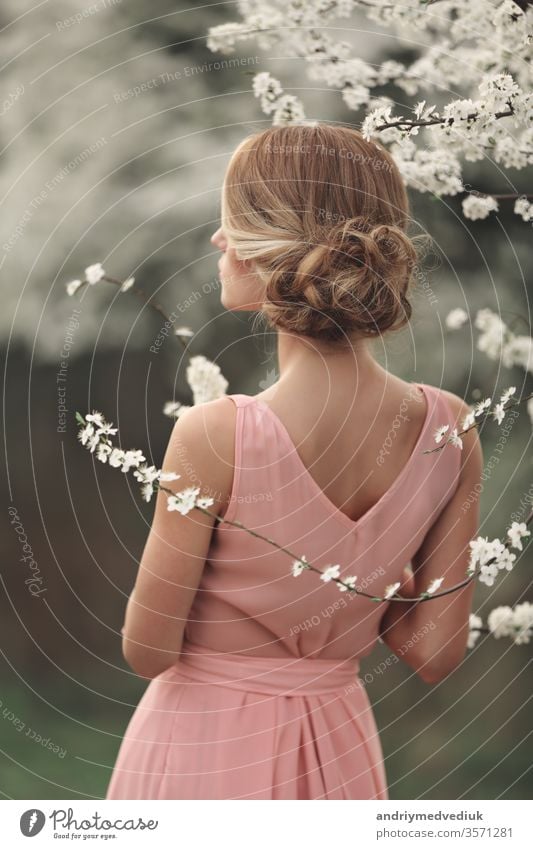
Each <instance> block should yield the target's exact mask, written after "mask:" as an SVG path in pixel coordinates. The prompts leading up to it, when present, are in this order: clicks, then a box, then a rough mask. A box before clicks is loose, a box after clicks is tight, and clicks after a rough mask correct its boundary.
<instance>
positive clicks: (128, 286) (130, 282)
mask: <svg viewBox="0 0 533 849" xmlns="http://www.w3.org/2000/svg"><path fill="white" fill-rule="evenodd" d="M134 283H135V277H128V279H127V280H124V283H123V284H122V285H121V287H120V291H121V292H127V291H128V289H131V287H132V286H133V284H134Z"/></svg>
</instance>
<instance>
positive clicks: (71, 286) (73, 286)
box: [66, 280, 83, 295]
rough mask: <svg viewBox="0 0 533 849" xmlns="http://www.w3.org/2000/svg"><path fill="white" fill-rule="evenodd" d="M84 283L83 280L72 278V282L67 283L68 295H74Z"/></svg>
mask: <svg viewBox="0 0 533 849" xmlns="http://www.w3.org/2000/svg"><path fill="white" fill-rule="evenodd" d="M82 285H83V284H82V282H81V280H71V281H70V283H67V285H66V289H67V295H73V294H74V293H75V292H77V291H78V289H79V288H80V286H82Z"/></svg>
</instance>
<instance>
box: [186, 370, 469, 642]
mask: <svg viewBox="0 0 533 849" xmlns="http://www.w3.org/2000/svg"><path fill="white" fill-rule="evenodd" d="M391 381H392V382H393V384H394V386H393V390H392V392H391V393H390V394H389V393H388V392H387V393H386V396H385V397H386V400H385V401H384V402H383V403H382V405H381V409H380V408H379V406H377V405H379V399H378V401H377V405H376V407H377V408H376V407H374V406H373V404H372V402H371V401H370V397H371V396H370V393H369V395H368V398H369V401H368V407H367V406H365V408H364V410H363V411H362V412H361V415H360V416H359V417H358V416H357V415H355V412H354V410H352V411H351V412H349V413H348V415H345V417H344V418H345V424H344V426H339V428H338V430H337V432H335V430H333V429H331V430H329V429H328V427H327V424H326V422H327V423H328V424H329V421H328V417H329V412H327V413H325V414H324V417H323V420H322V421H321V420H320V417H319V418H317V420H316V421H315V427H314V428H313V426H312V425H311V426H310V423H309V421H306V420H305V419H306V417H307V418H308V417H309V415H311V414H312V412H313V401H312V400H310V403H309V408H306V410H305V413H304V415H303V418H302V419H299V418H298V417H297V410H298V409H300V407H297V406H296V402H295V403H294V404H293V408H292V411H291V410H289V407H288V406H285V405H286V401H285V398H287V397H288V396H287V395H285V394H284V396H283V400H282V395H281V393H279V394H278V393H277V392H276V393H275V394H274V396H273V401H276V410H275V409H274V403H273V401H271V402H270V403H267V402H266V401H264V400H263V398H262V397H261V396H260V395H259V396H255V397H253V396H248V395H243V394H234V395H231V396H229V397H230V398H231V399H232V401H233V403H234V404H235V405H236V407H237V413H236V416H237V418H236V424H235V463H234V474H233V486H232V491H231V496H230V499H229V504H228V507H227V510H226V512H225V513H224V514H223V513H221V515H223V517H224V522H222V523H221V524H220V525H218V526H217V528H216V529H215V531H214V533H213V538H212V542H211V546H210V549H209V554H208V557H207V560H206V566H205V569H204V572H203V575H202V581H201V583H200V586H199V589H198V592H197V594H196V596H195V599H194V603H193V606H192V609H191V611H190V615H189V619H188V622H187V627H186V631H185V639H186V641H188V642H190V643H195V644H197V645H200V646H205V647H207V648H210V649H216V650H217V651H223V652H238V653H243V654H244V653H249V654H252V655H255V656H266V657H273V656H279V657H283V656H297V657H298V656H306V657H316V658H318V657H323V658H350V657H358V658H359V657H362V656H364V655H366V654H368V653H369V652H370V651H371V650H372V648H373V646H374V644H375V642H376V640H377V637H378V625H379V620H380V618H381V617H382V616H383V612H384V604H383V603H381V604H376V602H372V601H371V600H370V599H369V598H365V597H363V596H361V595H358V596H356V595H355V594H354V593H351V592H344V591H341V590H340V588H339V586H338V585H337V584H336V582H335V581H334V580H332V581H330V582H324V581H322V580H321V579H320V576H319V575H317V574H316V573H315V572H312V571H310V570H306V571H304V572H303V573H302V574H301V575H299V576H298V577H297V578H295V577H294V576H293V575H292V573H291V566H292V559H291V557H290V556H289V555H288V554H287V553H286V552H281V551H279V550H278V549H277V548H275V547H274V546H271V545H269V544H268V543H266V542H265V541H264V540H262V539H258V538H257V537H254V536H252V535H250V534H249V533H248V532H247V531H245V530H243V529H240V528H236V527H233V526H231V525H230V524H229V522H232V521H239V522H242V524H243V525H244V526H245V527H246V528H250V529H252V530H255V531H256V532H257V533H259V534H261V535H262V536H266V537H269V538H270V539H273V540H274V541H275V542H276V543H277V544H278V545H280V546H283V547H284V548H285V549H286V550H288V551H290V552H292V554H293V555H294V557H295V558H297V557H300V556H302V555H305V556H306V558H307V560H308V561H309V562H310V563H312V565H314V566H316V567H317V568H319V569H321V570H324V569H325V568H326V567H327V566H329V565H335V564H339V566H340V573H339V578H340V579H341V580H342V579H343V578H344V577H346V576H351V575H355V576H356V577H357V581H356V586H358V587H359V588H361V589H363V590H364V591H365V592H367V593H369V594H371V595H376V596H382V595H383V592H384V589H385V587H386V586H387V585H389V584H391V583H394V582H395V581H397V580H399V579H400V577H401V575H402V572H403V569H404V567H405V565H407V564H408V563H409V562H410V560H411V558H412V557H413V555H414V554H415V552H416V551H417V549H418V548H419V547H420V545H421V543H422V540H423V538H424V536H425V534H426V533H427V531H428V529H429V528H430V526H431V525H432V523H433V522H434V521H435V520H436V519H437V517H438V515H439V514H440V512H441V511H442V510H443V509H444V507H445V506H446V504H447V503H448V501H449V499H450V498H451V497H452V495H453V493H454V492H455V489H456V488H457V486H458V482H459V477H460V460H461V458H460V452H458V451H457V450H455V451H452V452H451V453H448V452H446V453H445V452H433V453H430V454H424V453H423V452H424V451H425V450H427V449H429V448H432V447H435V442H434V439H433V435H434V432H435V430H436V429H437V427H439V426H440V425H442V424H448V425H449V426H450V428H451V427H453V425H454V423H455V418H456V417H455V414H454V411H453V410H452V408H451V406H450V404H449V401H448V399H447V397H446V396H445V395H444V393H443V392H442V391H441V390H439V389H437V388H435V387H432V386H429V385H427V384H409V383H404V382H403V381H399V380H398V379H396V378H391ZM264 394H265V395H266V394H267V393H264ZM270 394H272V393H271V392H270ZM295 397H296V396H295ZM300 397H301V396H300ZM339 403H342V402H341V401H339ZM347 406H348V405H345V407H347ZM315 411H316V407H315ZM385 411H386V412H385ZM394 411H396V414H395V415H392V416H391V414H392V413H394ZM284 414H286V415H287V418H286V419H285V420H282V418H281V416H282V415H284ZM337 414H338V410H336V411H334V413H333V416H334V418H333V419H332V420H331V421H332V422H334V421H335V420H336V418H335V417H336V416H337ZM400 416H402V418H401V419H400V418H399V417H400ZM396 421H399V422H400V427H396V428H395V422H396ZM351 427H353V431H354V435H353V446H352V450H351V452H350V450H347V449H346V445H347V442H348V441H349V436H350V428H351ZM307 428H309V432H310V433H311V437H310V438H309V439H307V438H306V439H305V440H300V442H298V440H299V433H306V432H307ZM313 433H314V437H313ZM395 434H397V436H395ZM365 440H366V442H365ZM366 443H368V445H367V444H366ZM341 449H342V450H341ZM320 455H322V456H321V457H320ZM319 458H320V462H319ZM328 482H329V485H328ZM322 487H324V488H322ZM350 493H353V497H352V496H351V495H350ZM389 603H390V602H389Z"/></svg>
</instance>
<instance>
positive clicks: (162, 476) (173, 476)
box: [159, 472, 181, 481]
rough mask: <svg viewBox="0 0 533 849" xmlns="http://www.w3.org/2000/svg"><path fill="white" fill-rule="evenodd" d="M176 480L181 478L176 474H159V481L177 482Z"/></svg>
mask: <svg viewBox="0 0 533 849" xmlns="http://www.w3.org/2000/svg"><path fill="white" fill-rule="evenodd" d="M178 478H181V475H177V474H176V472H159V480H160V481H177V480H178Z"/></svg>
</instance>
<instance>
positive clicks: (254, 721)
mask: <svg viewBox="0 0 533 849" xmlns="http://www.w3.org/2000/svg"><path fill="white" fill-rule="evenodd" d="M412 386H417V387H419V389H420V390H422V394H420V393H419V392H418V393H415V390H414V389H413V391H412V394H413V395H415V394H416V395H417V397H419V398H420V402H421V403H423V402H424V399H425V401H426V409H427V413H426V418H425V423H424V425H423V428H422V430H421V432H420V434H419V437H418V441H417V444H416V446H415V449H414V451H413V453H412V454H411V456H410V458H409V460H408V461H407V463H406V465H405V466H404V467H403V469H402V471H401V472H400V474H399V476H398V477H397V478H396V480H395V481H394V483H393V484H392V486H391V487H390V488H389V489H388V490H387V491H386V492H385V494H384V495H383V496H382V498H380V499H379V501H378V502H377V503H375V504H374V505H373V506H372V507H371V508H370V509H369V510H368V511H367V512H366V513H364V514H363V516H362V517H361V518H359V519H357V520H356V521H352V520H351V519H349V518H348V517H347V516H346V514H344V513H343V512H341V511H340V510H339V509H338V508H337V507H336V506H335V505H334V504H333V503H332V502H331V501H330V500H329V499H328V497H327V496H326V495H325V493H324V492H323V491H322V490H321V489H320V487H319V486H318V484H317V483H316V482H315V481H314V479H313V478H312V476H311V473H310V471H308V469H307V468H306V467H305V465H304V463H303V461H302V460H301V458H300V457H299V455H298V452H297V450H296V446H295V445H294V443H293V442H292V440H291V438H290V436H289V434H288V431H287V430H286V428H285V426H284V425H283V423H282V422H281V420H280V419H279V418H278V417H277V415H276V414H275V413H274V411H273V410H271V408H270V407H269V406H268V404H266V403H265V402H264V401H262V400H261V399H258V398H255V397H253V396H248V395H243V394H234V395H230V396H228V397H230V398H232V400H233V402H234V403H235V404H236V406H237V418H236V433H235V471H234V479H233V489H232V493H231V499H230V502H229V504H228V507H227V512H226V515H225V517H224V521H223V522H221V523H218V524H216V525H215V528H214V531H213V536H212V539H211V545H210V548H209V553H208V557H207V559H206V563H205V568H204V571H203V574H202V579H201V583H200V586H199V588H198V591H197V594H196V595H195V598H194V602H193V605H192V608H191V610H190V614H189V617H188V619H187V624H186V628H185V634H184V641H183V649H182V654H181V655H180V658H179V661H178V662H176V663H175V664H174V665H173V666H171V667H170V668H169V669H167V670H165V671H164V672H163V673H161V674H160V675H158V676H157V677H156V678H154V679H152V680H151V681H150V683H149V685H148V687H147V689H146V690H145V692H144V694H143V696H142V698H141V701H140V703H139V705H138V706H137V708H136V710H135V712H134V714H133V716H132V718H131V720H130V722H129V725H128V727H127V730H126V733H125V736H124V739H123V741H122V744H121V747H120V750H119V753H118V757H117V760H116V763H115V767H114V770H113V773H112V776H111V780H110V782H109V786H108V790H107V795H106V799H388V798H389V797H388V790H387V780H386V773H385V766H384V761H383V753H382V749H381V744H380V738H379V733H378V729H377V727H376V723H375V720H374V716H373V712H372V707H371V704H370V701H369V698H368V696H367V693H366V690H365V687H364V684H363V683H362V680H361V678H360V677H359V675H358V672H359V662H360V659H361V658H363V657H365V656H367V655H368V654H369V653H370V652H371V651H372V649H373V647H374V646H375V644H376V642H377V640H378V626H379V622H380V619H381V617H382V616H383V613H384V611H385V609H386V606H387V604H390V603H391V602H380V603H376V602H373V601H371V600H370V599H368V598H365V597H362V596H358V595H355V594H354V593H351V592H350V591H344V592H343V591H341V590H340V589H339V587H338V586H337V585H336V583H335V580H330V581H327V582H326V581H323V580H321V578H320V576H319V575H318V574H317V573H316V572H312V571H311V570H304V571H303V572H302V573H301V574H300V575H299V576H298V577H294V576H293V575H292V571H291V567H292V562H293V559H295V558H293V557H292V556H291V555H288V554H284V553H282V552H280V551H278V550H277V549H275V548H273V547H272V546H271V545H269V544H268V543H267V542H265V541H264V540H261V539H258V538H256V537H253V536H251V535H250V534H248V533H247V532H246V531H244V530H242V528H237V527H234V526H231V525H229V524H226V522H227V521H228V520H238V521H240V522H242V523H243V524H244V525H245V526H246V527H248V528H251V529H253V530H255V531H257V532H258V533H260V534H262V535H264V536H267V537H270V538H271V539H274V540H275V541H276V542H277V543H278V544H280V545H283V546H284V547H285V548H287V549H288V550H289V551H290V552H291V553H292V554H293V555H295V557H301V556H302V555H305V557H306V558H307V560H308V562H310V563H311V564H312V565H314V566H315V567H317V568H319V569H321V570H323V569H325V568H326V567H327V566H329V565H336V564H339V566H340V567H341V568H340V573H339V577H340V579H342V578H343V577H347V576H350V575H356V576H357V581H356V585H357V586H358V587H359V588H360V589H362V590H364V591H365V592H368V593H370V594H372V595H379V596H382V595H383V591H384V589H385V587H386V586H387V585H388V584H391V583H394V582H395V581H397V580H400V578H401V575H402V572H403V569H404V566H406V565H407V564H409V563H410V561H411V558H412V557H413V555H414V554H415V552H416V551H417V549H418V548H419V547H420V545H421V544H422V541H423V539H424V536H425V535H426V533H427V531H428V530H429V528H430V527H431V525H432V524H433V523H434V522H435V521H436V519H437V518H438V516H439V514H440V513H441V511H442V510H443V509H444V507H445V506H446V504H447V502H448V501H449V499H450V498H451V497H452V495H453V493H454V492H455V490H456V488H457V484H458V481H459V472H460V463H461V452H460V450H459V449H458V448H455V447H451V446H450V447H449V448H447V449H444V450H443V451H437V452H433V453H431V454H423V453H422V452H423V450H424V449H426V448H434V447H435V442H434V439H433V434H434V431H435V430H436V428H437V427H439V426H440V425H443V424H449V426H450V430H451V429H452V427H453V426H454V424H455V417H454V414H453V412H452V410H451V407H450V406H449V404H448V401H447V399H446V397H445V396H444V394H443V393H442V392H441V391H440V390H439V389H437V388H436V387H433V386H430V385H428V384H424V383H416V384H412ZM400 426H405V425H400ZM391 438H392V439H393V438H394V432H393V433H392V436H391Z"/></svg>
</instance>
